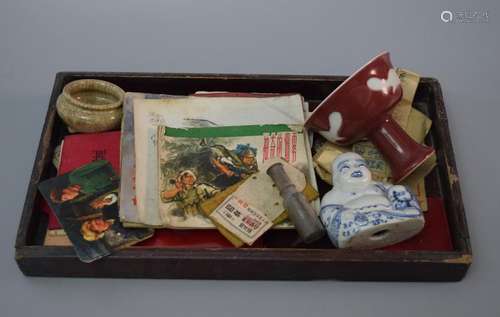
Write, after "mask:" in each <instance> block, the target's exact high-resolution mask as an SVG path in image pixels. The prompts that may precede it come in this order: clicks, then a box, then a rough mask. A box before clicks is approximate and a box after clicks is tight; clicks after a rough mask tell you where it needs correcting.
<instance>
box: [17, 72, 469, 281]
mask: <svg viewBox="0 0 500 317" xmlns="http://www.w3.org/2000/svg"><path fill="white" fill-rule="evenodd" d="M83 78H97V79H102V80H107V81H110V82H113V83H115V84H117V85H118V86H120V87H121V88H122V89H124V90H125V91H135V92H149V93H168V94H182V95H183V94H191V93H194V92H195V91H200V90H202V91H239V92H277V93H285V92H296V93H301V94H302V95H303V96H304V98H305V99H306V101H308V102H309V103H310V104H311V105H312V106H313V107H314V106H316V105H317V104H318V103H319V102H320V101H321V100H322V99H323V98H325V97H326V96H327V95H328V94H329V93H330V92H331V91H333V89H335V87H337V86H338V85H339V84H340V83H341V82H342V81H343V80H345V79H346V77H341V76H302V75H301V76H283V75H226V74H166V73H91V72H63V73H58V74H57V76H56V79H55V84H54V87H53V90H52V95H51V99H50V104H49V108H48V111H47V116H46V118H45V124H44V127H43V131H42V135H41V138H40V144H39V147H38V151H37V154H36V158H35V163H34V166H33V172H32V175H31V180H30V183H29V186H28V192H27V195H26V201H25V204H24V208H23V211H22V217H21V222H20V224H19V229H18V233H17V239H16V245H15V247H16V261H17V263H18V265H19V268H20V269H21V271H22V272H23V273H24V274H26V275H32V276H68V277H127V278H196V279H280V280H281V279H283V280H308V279H342V280H378V281H458V280H460V279H462V278H463V277H464V275H465V273H466V272H467V269H468V268H469V266H470V264H471V260H472V251H471V246H470V242H469V232H468V229H467V223H466V219H465V213H464V207H463V203H462V196H461V193H460V185H459V179H458V176H457V170H456V165H455V160H454V154H453V148H452V144H451V140H450V135H449V131H448V121H447V117H446V111H445V107H444V104H443V97H442V93H441V88H440V85H439V83H438V81H437V80H435V79H432V78H423V79H422V80H421V82H420V85H419V87H418V90H417V94H416V96H415V100H414V106H415V107H417V108H418V109H419V110H421V111H423V112H424V113H426V114H427V115H428V116H429V117H430V118H431V119H432V120H433V126H432V129H431V133H429V136H428V137H427V139H426V143H427V144H430V145H432V146H434V148H435V149H436V152H437V161H438V167H437V168H436V169H435V170H434V172H433V173H431V174H430V175H429V176H428V177H427V178H426V189H427V192H428V194H432V195H434V196H438V197H442V199H443V201H444V205H445V209H446V215H447V218H448V223H449V230H450V234H451V238H452V243H453V251H448V252H442V251H384V250H373V251H353V250H338V249H334V248H332V246H331V244H329V243H328V242H327V241H326V242H325V241H324V242H320V243H316V244H314V245H312V246H303V245H299V246H297V245H294V244H293V241H294V239H293V237H290V233H279V232H278V233H273V234H270V235H269V236H268V237H267V239H268V240H269V241H271V242H272V243H269V244H268V247H266V248H259V249H255V248H252V249H222V248H221V249H218V248H210V249H207V248H203V249H178V248H177V249H171V248H141V247H131V248H127V249H125V250H122V251H120V252H118V253H116V254H114V255H111V256H109V257H107V258H105V259H102V260H99V261H96V262H94V263H91V264H85V263H82V262H80V261H79V260H78V258H77V257H76V255H75V253H74V251H73V249H72V248H71V247H45V246H43V245H42V244H43V243H42V242H43V236H44V234H45V231H46V228H47V221H46V217H45V215H44V214H43V213H41V212H40V211H39V210H37V209H36V208H35V206H36V201H37V199H40V196H39V194H38V191H37V184H38V183H39V182H40V181H42V180H44V179H46V178H49V177H53V176H55V175H56V170H55V168H54V167H53V166H52V163H51V160H52V153H53V150H54V148H55V146H57V144H59V143H60V141H61V140H62V138H63V137H64V136H65V135H66V134H68V132H67V129H66V127H65V125H64V123H63V122H62V121H61V120H60V118H59V117H58V115H57V113H56V109H55V103H56V98H57V96H58V95H59V94H60V93H61V91H62V88H63V86H64V85H65V84H67V83H68V82H70V81H72V80H76V79H83ZM325 190H327V189H326V188H320V191H321V192H324V191H325Z"/></svg>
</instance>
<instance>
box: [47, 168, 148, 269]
mask: <svg viewBox="0 0 500 317" xmlns="http://www.w3.org/2000/svg"><path fill="white" fill-rule="evenodd" d="M118 184H119V178H118V176H117V175H116V174H115V172H114V171H113V168H112V167H111V164H109V162H107V161H103V160H100V161H94V162H92V163H90V164H87V165H84V166H82V167H80V168H77V169H75V170H73V171H71V172H69V173H66V174H63V175H60V176H57V177H55V178H51V179H48V180H46V181H44V182H42V183H40V184H39V186H38V188H39V190H40V192H41V194H42V196H43V197H44V198H45V200H46V201H47V203H48V204H49V206H50V207H51V208H52V210H54V212H55V214H56V216H57V219H58V220H59V222H60V223H61V225H62V228H63V229H64V231H65V232H66V234H67V236H68V238H69V240H70V241H71V243H72V244H73V247H74V249H75V251H76V254H77V255H78V257H79V259H80V260H81V261H83V262H86V263H88V262H92V261H95V260H97V259H100V258H102V257H104V256H107V255H109V254H111V253H113V251H114V250H117V249H121V248H124V247H127V246H130V245H132V244H135V243H137V242H140V241H143V240H145V239H147V238H149V237H151V236H152V234H153V230H152V229H125V228H124V227H123V226H122V225H121V223H120V221H119V217H118Z"/></svg>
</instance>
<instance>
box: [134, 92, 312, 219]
mask: <svg viewBox="0 0 500 317" xmlns="http://www.w3.org/2000/svg"><path fill="white" fill-rule="evenodd" d="M134 122H135V126H134V130H135V151H136V195H137V210H138V214H139V218H140V220H141V222H142V223H143V224H146V225H163V226H168V224H166V223H164V222H163V221H161V219H160V218H159V213H158V206H159V204H158V175H157V174H158V172H157V166H158V162H157V157H158V153H157V149H156V133H157V131H156V127H157V126H159V125H165V126H170V127H174V128H183V127H184V128H185V127H211V126H212V127H214V126H228V125H251V124H277V123H283V124H298V125H303V123H304V114H303V110H302V97H301V96H300V95H298V94H295V95H285V96H272V97H253V98H252V97H219V96H217V97H206V96H189V97H183V98H176V99H160V100H142V99H136V100H135V101H134Z"/></svg>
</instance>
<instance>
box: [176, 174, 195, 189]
mask: <svg viewBox="0 0 500 317" xmlns="http://www.w3.org/2000/svg"><path fill="white" fill-rule="evenodd" d="M179 180H180V181H181V183H182V186H183V187H184V188H186V189H190V188H192V187H193V186H194V184H195V183H196V174H195V173H194V172H193V171H191V170H185V171H182V172H181V173H180V174H179Z"/></svg>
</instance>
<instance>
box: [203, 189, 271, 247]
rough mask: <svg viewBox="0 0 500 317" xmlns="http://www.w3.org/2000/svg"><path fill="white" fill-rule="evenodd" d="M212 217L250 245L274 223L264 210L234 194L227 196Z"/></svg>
mask: <svg viewBox="0 0 500 317" xmlns="http://www.w3.org/2000/svg"><path fill="white" fill-rule="evenodd" d="M210 218H212V219H213V220H215V221H216V222H218V223H219V224H220V225H222V226H223V227H224V228H226V229H227V230H228V231H230V232H231V233H233V234H234V235H236V236H237V237H238V238H239V239H241V240H242V241H243V242H245V243H247V244H249V245H251V244H252V243H254V242H255V240H257V239H258V238H259V237H260V236H261V235H262V234H263V233H264V232H266V231H267V230H268V229H270V228H271V227H272V225H273V223H272V221H271V220H269V218H267V217H266V215H265V214H264V213H263V212H261V211H260V210H258V209H256V208H254V207H253V206H251V205H250V204H248V203H247V202H245V201H244V200H242V199H240V198H238V197H236V196H234V195H231V196H229V197H228V198H226V200H225V201H224V202H223V203H222V204H221V205H219V207H217V209H215V211H214V212H213V213H212V214H211V215H210Z"/></svg>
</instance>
